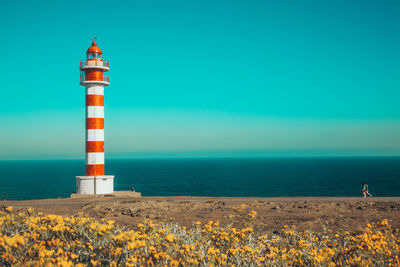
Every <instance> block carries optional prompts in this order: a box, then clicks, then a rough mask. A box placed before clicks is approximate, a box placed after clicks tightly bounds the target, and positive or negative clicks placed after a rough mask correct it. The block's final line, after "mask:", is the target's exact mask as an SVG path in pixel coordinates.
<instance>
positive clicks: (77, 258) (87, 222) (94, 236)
mask: <svg viewBox="0 0 400 267" xmlns="http://www.w3.org/2000/svg"><path fill="white" fill-rule="evenodd" d="M246 215H247V218H244V219H245V220H247V222H248V223H247V224H243V225H246V226H243V227H241V228H236V227H234V226H233V223H231V224H228V225H221V224H220V223H219V222H213V221H210V222H208V223H205V224H203V223H201V222H195V223H193V225H192V227H189V228H185V227H182V226H179V225H178V224H173V223H172V224H171V223H154V222H152V221H150V220H146V221H144V222H142V223H140V224H138V225H137V227H136V228H135V229H126V228H123V227H119V226H118V225H117V224H115V222H114V221H112V220H100V221H99V220H95V219H93V218H90V217H87V216H84V215H83V214H79V215H77V216H72V217H62V216H57V215H45V214H42V213H40V212H39V213H35V212H34V211H33V210H32V209H28V210H26V211H25V212H20V213H16V212H13V209H12V208H11V207H9V208H5V209H4V211H3V212H0V265H1V266H14V265H19V266H21V265H23V266H224V265H229V266H266V265H268V266H269V265H271V266H288V265H290V266H370V265H381V266H400V261H399V256H400V233H399V230H398V229H396V230H394V229H392V228H391V226H390V225H389V223H388V221H387V220H383V221H382V222H380V223H378V224H368V225H367V226H366V228H365V230H364V231H363V232H362V233H361V234H354V233H353V234H352V233H348V232H343V233H332V232H331V231H329V230H324V231H322V232H320V233H314V232H310V231H297V230H296V228H295V227H294V226H292V227H288V226H285V227H284V228H283V229H282V230H281V231H279V232H278V233H275V234H271V233H269V234H268V233H266V232H263V231H261V230H259V229H258V228H257V227H253V226H252V224H257V220H256V217H257V212H256V211H249V212H248V211H246ZM256 229H258V230H256Z"/></svg>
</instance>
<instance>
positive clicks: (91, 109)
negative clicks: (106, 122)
mask: <svg viewBox="0 0 400 267" xmlns="http://www.w3.org/2000/svg"><path fill="white" fill-rule="evenodd" d="M86 118H104V107H103V106H87V107H86Z"/></svg>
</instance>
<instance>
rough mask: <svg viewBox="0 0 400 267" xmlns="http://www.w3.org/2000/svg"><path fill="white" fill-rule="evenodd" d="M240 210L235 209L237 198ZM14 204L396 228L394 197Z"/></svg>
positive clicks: (137, 217)
mask: <svg viewBox="0 0 400 267" xmlns="http://www.w3.org/2000/svg"><path fill="white" fill-rule="evenodd" d="M243 203H244V204H246V207H245V209H244V210H240V209H239V210H238V209H237V207H239V206H241V204H243ZM7 206H13V207H16V209H17V210H22V209H26V208H28V207H33V208H34V209H35V210H36V211H41V212H44V213H48V214H58V215H74V214H78V213H79V212H84V213H85V214H88V215H90V216H93V217H96V218H107V219H112V220H115V221H116V222H117V223H118V224H120V225H124V226H127V227H129V228H134V227H135V225H136V224H137V223H138V222H140V221H143V220H144V219H146V218H149V219H151V220H154V221H163V222H178V223H180V224H182V225H185V226H189V225H191V224H192V223H193V222H195V221H201V222H202V223H205V222H208V221H209V220H213V221H217V220H218V221H220V222H222V223H224V222H229V221H230V220H232V218H238V217H240V214H247V212H248V211H250V210H255V211H257V212H258V215H257V219H258V220H259V222H260V224H262V225H263V227H264V228H265V230H266V231H279V230H280V229H282V227H283V225H285V224H286V225H296V227H297V228H298V229H301V230H303V229H309V230H315V231H319V230H321V229H322V226H323V225H325V226H327V227H328V228H330V229H332V230H334V231H345V230H348V231H355V232H359V231H361V230H362V229H363V228H364V226H365V225H366V224H367V223H371V222H378V221H381V220H382V219H385V218H386V219H388V220H389V222H390V223H391V224H392V226H393V227H399V228H400V197H387V198H368V199H363V198H349V197H281V198H240V197H236V198H227V197H184V196H182V197H142V198H115V197H114V198H107V197H105V198H104V197H103V198H87V199H42V200H26V201H0V207H2V208H4V207H7Z"/></svg>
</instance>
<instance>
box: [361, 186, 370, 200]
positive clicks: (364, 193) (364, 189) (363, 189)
mask: <svg viewBox="0 0 400 267" xmlns="http://www.w3.org/2000/svg"><path fill="white" fill-rule="evenodd" d="M362 186H363V187H362V190H361V192H362V193H363V195H364V197H367V195H368V196H370V197H372V195H371V194H370V193H369V192H368V185H367V184H363V185H362Z"/></svg>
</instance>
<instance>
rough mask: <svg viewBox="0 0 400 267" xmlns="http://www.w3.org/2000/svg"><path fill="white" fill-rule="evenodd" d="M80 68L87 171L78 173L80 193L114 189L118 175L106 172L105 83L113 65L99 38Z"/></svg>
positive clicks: (105, 192)
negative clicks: (83, 90) (100, 46)
mask: <svg viewBox="0 0 400 267" xmlns="http://www.w3.org/2000/svg"><path fill="white" fill-rule="evenodd" d="M79 69H80V72H81V75H80V84H81V85H83V86H85V89H86V140H85V141H86V142H85V151H86V174H85V176H76V193H77V194H109V193H113V192H114V176H113V175H105V174H104V158H105V155H104V87H105V86H108V85H109V84H110V83H109V80H108V76H107V75H106V74H105V72H107V71H109V70H110V68H109V63H108V61H106V60H104V59H103V53H102V52H101V50H100V48H99V47H98V46H97V44H96V41H95V39H94V40H93V42H92V46H90V47H89V49H88V50H87V52H86V59H85V60H82V61H81V63H80V68H79Z"/></svg>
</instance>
